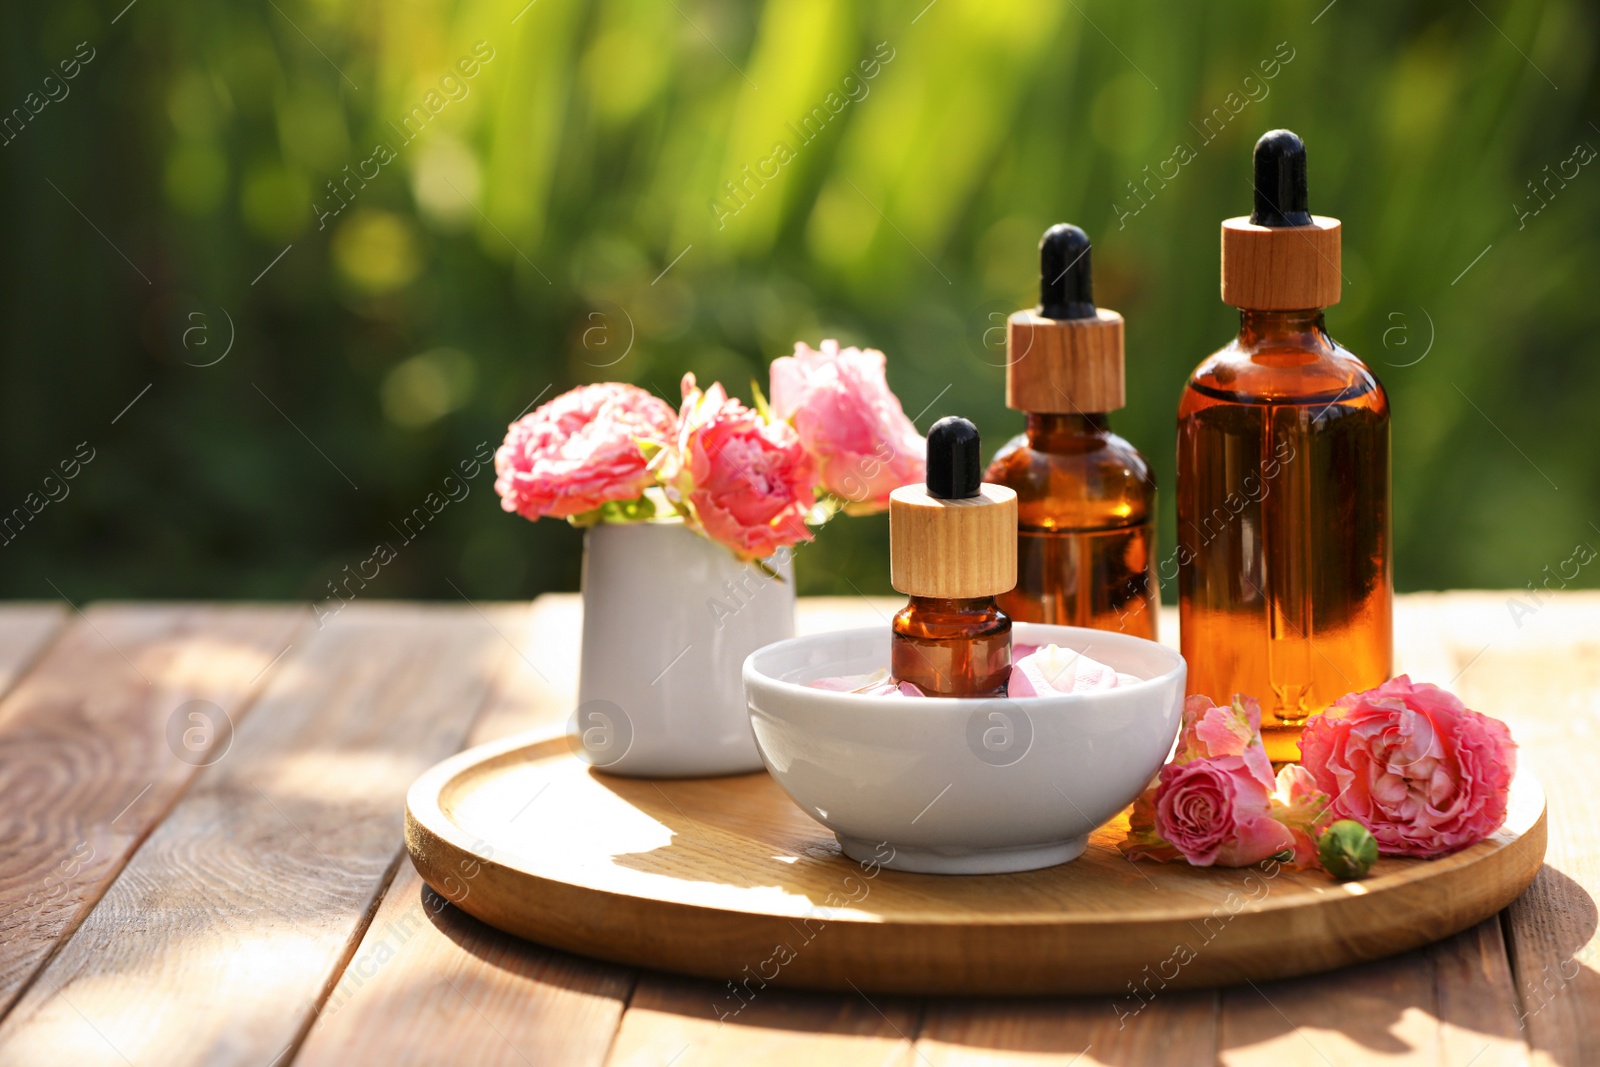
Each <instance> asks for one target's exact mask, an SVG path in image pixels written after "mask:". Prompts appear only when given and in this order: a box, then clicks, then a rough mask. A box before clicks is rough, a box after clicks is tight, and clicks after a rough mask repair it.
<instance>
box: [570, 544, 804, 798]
mask: <svg viewBox="0 0 1600 1067" xmlns="http://www.w3.org/2000/svg"><path fill="white" fill-rule="evenodd" d="M784 555H785V557H787V555H788V554H787V553H785V554H784ZM770 565H772V566H773V568H774V569H775V570H776V571H777V572H778V573H779V574H780V575H782V578H783V580H782V581H778V580H775V579H773V578H770V577H768V576H767V575H765V574H763V573H762V572H761V570H760V569H759V568H757V567H754V566H751V565H748V564H742V563H739V562H738V561H737V560H735V559H734V558H733V555H732V553H730V552H729V551H728V550H727V549H725V548H723V547H722V546H720V545H717V544H715V543H713V542H711V541H708V540H707V539H705V538H704V537H701V536H699V535H697V534H695V533H692V532H690V531H689V530H688V529H686V528H685V527H684V526H683V525H682V524H680V523H632V524H616V525H610V524H608V525H600V526H594V527H591V528H590V529H589V530H588V531H587V532H586V534H585V537H584V549H583V651H582V655H581V657H580V664H579V669H578V707H577V709H576V710H575V711H574V712H573V716H572V719H571V720H570V721H569V723H568V732H569V734H570V735H571V738H572V741H573V748H574V751H575V752H576V753H577V755H578V756H579V758H581V759H583V760H585V761H586V762H588V763H589V764H591V765H593V766H594V767H595V768H596V769H597V770H603V771H605V772H607V773H609V774H621V775H629V776H632V777H641V778H693V777H702V776H710V775H721V774H742V773H745V772H749V771H758V770H760V769H761V767H762V763H761V754H760V752H759V751H758V750H757V749H756V743H755V738H754V736H753V735H752V734H751V731H750V715H749V712H748V709H747V706H746V703H745V695H744V685H743V681H742V678H741V668H742V667H743V664H744V660H745V657H746V656H748V655H749V654H750V653H752V652H754V651H755V650H756V649H758V648H761V647H763V646H765V645H769V644H771V643H772V642H774V641H781V640H783V639H785V638H788V637H793V636H794V599H795V598H794V568H793V565H792V563H791V562H789V561H788V559H787V558H786V559H785V560H784V562H782V563H779V562H777V561H776V560H774V561H772V563H771V564H770Z"/></svg>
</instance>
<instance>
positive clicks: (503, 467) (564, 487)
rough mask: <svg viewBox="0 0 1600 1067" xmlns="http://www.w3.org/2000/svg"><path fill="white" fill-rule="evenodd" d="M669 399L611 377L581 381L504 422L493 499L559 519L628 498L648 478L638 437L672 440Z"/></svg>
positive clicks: (529, 515) (647, 482)
mask: <svg viewBox="0 0 1600 1067" xmlns="http://www.w3.org/2000/svg"><path fill="white" fill-rule="evenodd" d="M676 426H677V414H676V413H675V412H674V411H673V410H672V407H671V405H669V404H667V403H666V402H665V401H663V400H660V399H658V398H657V397H654V396H652V395H650V394H649V393H647V392H645V391H644V390H643V389H640V388H639V387H638V386H633V385H622V384H620V383H617V382H602V383H600V384H598V385H580V386H578V388H576V389H573V390H570V391H568V392H565V393H562V394H561V395H560V396H558V397H556V398H555V399H554V400H551V401H550V402H549V403H547V404H545V405H544V406H542V407H540V408H539V409H538V410H536V411H534V412H533V413H531V414H529V415H525V416H523V417H522V418H520V419H518V420H517V421H516V422H514V423H512V424H511V427H510V429H508V430H507V431H506V439H505V443H504V444H502V445H501V446H500V448H499V450H498V451H497V452H495V454H494V469H495V475H496V477H495V483H494V490H495V492H496V493H498V494H500V506H501V507H503V508H504V509H505V510H507V511H514V512H516V513H517V514H519V515H521V516H522V517H523V518H526V519H538V518H542V517H544V516H546V515H548V516H551V517H553V518H558V519H564V518H568V517H570V516H573V515H579V514H582V513H583V512H586V511H593V510H594V509H595V508H597V507H599V506H601V505H602V504H606V503H609V502H611V501H614V500H634V499H637V498H638V496H639V495H640V494H641V493H643V492H644V490H645V487H646V486H648V485H650V484H651V483H652V482H653V481H654V479H653V477H652V476H651V474H650V472H649V470H648V469H647V464H646V460H645V456H644V452H643V451H642V450H641V449H640V447H639V443H638V442H639V441H640V440H646V441H655V442H657V443H660V444H665V443H667V442H669V441H671V440H672V435H673V432H674V430H675V428H676Z"/></svg>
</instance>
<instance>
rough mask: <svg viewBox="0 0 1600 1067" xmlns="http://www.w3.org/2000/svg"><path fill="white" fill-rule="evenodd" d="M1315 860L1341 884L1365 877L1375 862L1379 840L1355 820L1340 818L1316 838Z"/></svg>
mask: <svg viewBox="0 0 1600 1067" xmlns="http://www.w3.org/2000/svg"><path fill="white" fill-rule="evenodd" d="M1317 858H1318V859H1320V860H1321V861H1322V866H1323V868H1324V869H1325V870H1327V872H1328V873H1329V874H1331V875H1333V876H1334V877H1335V878H1337V879H1339V880H1340V881H1341V882H1344V881H1348V880H1349V879H1351V878H1364V877H1366V875H1367V874H1368V873H1369V872H1370V871H1371V870H1372V865H1373V864H1374V863H1377V862H1378V839H1377V838H1375V837H1373V836H1372V832H1371V831H1370V830H1368V829H1367V828H1366V827H1365V826H1362V825H1361V824H1360V823H1358V822H1356V821H1355V820H1354V819H1340V820H1339V821H1338V822H1336V823H1334V824H1333V825H1332V826H1330V827H1328V828H1327V829H1326V830H1324V831H1323V832H1322V836H1321V837H1320V838H1318V839H1317Z"/></svg>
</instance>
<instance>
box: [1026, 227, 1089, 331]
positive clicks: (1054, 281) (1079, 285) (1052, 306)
mask: <svg viewBox="0 0 1600 1067" xmlns="http://www.w3.org/2000/svg"><path fill="white" fill-rule="evenodd" d="M1091 247H1092V246H1091V245H1090V244H1089V235H1088V234H1086V233H1084V232H1083V231H1082V230H1081V229H1079V228H1078V227H1076V226H1071V225H1068V224H1067V223H1065V222H1058V223H1057V224H1056V225H1054V226H1052V227H1050V228H1049V229H1048V230H1046V231H1044V237H1042V238H1040V240H1039V314H1040V316H1041V317H1043V318H1047V319H1092V318H1094V317H1095V309H1094V283H1093V281H1092V278H1091V276H1090V273H1089V249H1090V248H1091Z"/></svg>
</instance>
